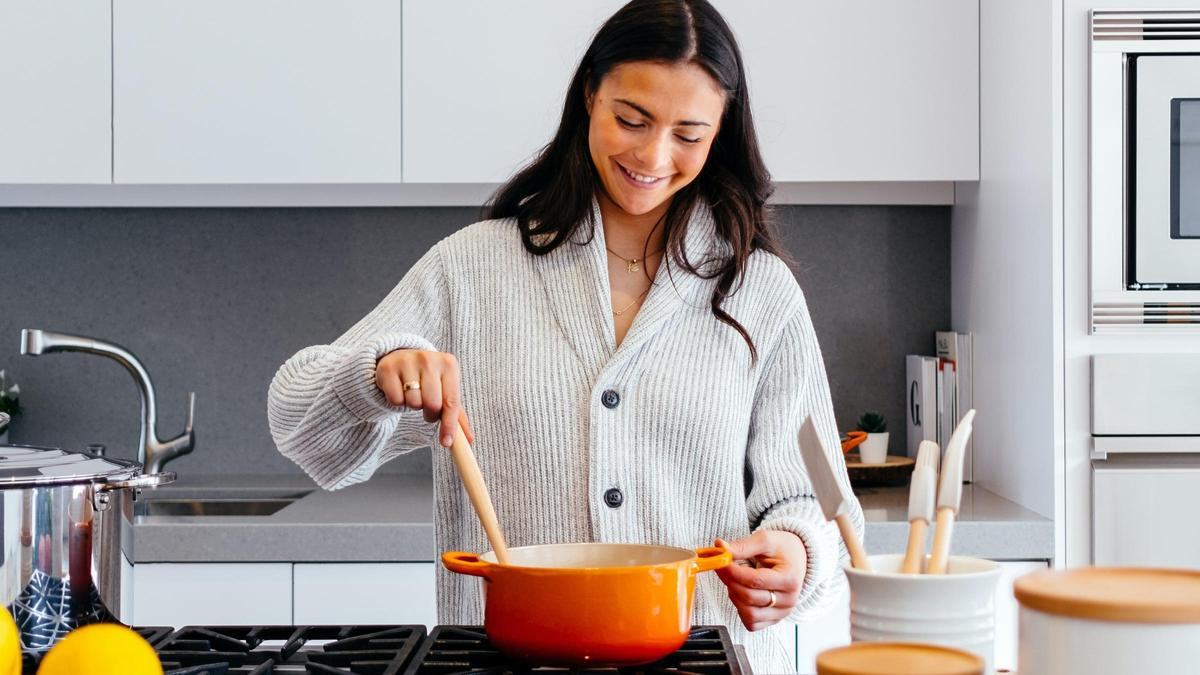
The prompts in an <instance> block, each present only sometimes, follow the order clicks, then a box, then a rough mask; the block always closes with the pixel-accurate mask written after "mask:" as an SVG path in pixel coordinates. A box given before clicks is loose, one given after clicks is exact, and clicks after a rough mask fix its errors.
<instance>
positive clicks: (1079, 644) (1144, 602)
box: [1013, 567, 1200, 675]
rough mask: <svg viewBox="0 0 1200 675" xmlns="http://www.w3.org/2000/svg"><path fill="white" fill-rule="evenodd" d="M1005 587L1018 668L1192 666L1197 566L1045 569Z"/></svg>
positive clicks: (1091, 671)
mask: <svg viewBox="0 0 1200 675" xmlns="http://www.w3.org/2000/svg"><path fill="white" fill-rule="evenodd" d="M1013 593H1014V595H1016V596H1017V601H1018V602H1019V603H1020V605H1021V610H1020V627H1019V634H1018V656H1017V670H1018V672H1020V673H1021V675H1084V674H1086V675H1128V674H1129V673H1145V674H1146V675H1151V674H1154V675H1157V674H1159V673H1163V674H1171V675H1173V674H1175V673H1194V672H1200V570H1172V569H1154V568H1109V567H1084V568H1079V569H1071V570H1045V571H1039V572H1034V573H1032V574H1027V575H1025V576H1023V577H1021V578H1020V579H1017V581H1016V584H1015V586H1014V589H1013Z"/></svg>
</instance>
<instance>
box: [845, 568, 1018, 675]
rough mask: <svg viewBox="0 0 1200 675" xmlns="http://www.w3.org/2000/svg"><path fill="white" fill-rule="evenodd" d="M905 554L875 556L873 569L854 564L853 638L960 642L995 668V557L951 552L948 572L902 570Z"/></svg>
mask: <svg viewBox="0 0 1200 675" xmlns="http://www.w3.org/2000/svg"><path fill="white" fill-rule="evenodd" d="M903 560H904V556H903V555H873V556H870V561H871V569H872V570H873V571H871V572H863V571H861V570H856V569H853V568H850V567H849V566H848V565H847V566H846V567H845V568H844V569H845V570H846V578H847V579H848V580H849V582H850V639H851V640H852V641H854V642H914V643H923V644H934V645H942V646H945V647H955V648H958V649H962V650H965V651H968V652H971V653H973V654H976V655H978V656H979V657H980V658H982V659H983V660H984V663H985V664H986V668H985V670H984V672H985V673H992V672H993V669H994V668H995V666H994V665H993V664H994V653H995V627H996V608H995V592H996V581H997V579H999V578H1000V566H999V565H998V564H996V563H995V562H993V561H991V560H983V559H980V558H967V557H962V556H951V557H950V560H949V573H948V574H938V575H932V574H901V573H900V572H899V570H900V563H901V562H903Z"/></svg>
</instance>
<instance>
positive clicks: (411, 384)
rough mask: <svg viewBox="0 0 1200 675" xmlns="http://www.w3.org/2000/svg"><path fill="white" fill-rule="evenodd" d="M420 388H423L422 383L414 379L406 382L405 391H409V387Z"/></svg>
mask: <svg viewBox="0 0 1200 675" xmlns="http://www.w3.org/2000/svg"><path fill="white" fill-rule="evenodd" d="M420 388H421V383H420V382H419V381H418V380H413V381H411V382H405V383H404V391H408V390H409V389H416V390H420Z"/></svg>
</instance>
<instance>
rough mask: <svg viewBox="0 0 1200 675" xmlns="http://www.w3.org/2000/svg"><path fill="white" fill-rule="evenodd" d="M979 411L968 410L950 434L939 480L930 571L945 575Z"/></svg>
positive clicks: (928, 571) (926, 571) (929, 572)
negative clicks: (965, 463)
mask: <svg viewBox="0 0 1200 675" xmlns="http://www.w3.org/2000/svg"><path fill="white" fill-rule="evenodd" d="M974 420H975V410H974V409H971V410H968V411H967V414H966V415H963V418H962V420H960V421H959V423H958V426H957V427H955V429H954V433H952V434H950V442H948V443H947V444H946V454H945V456H944V457H942V475H941V477H940V480H939V482H938V496H937V522H936V523H935V524H934V529H933V551H932V552H931V553H930V556H929V566H928V567H927V568H926V569H925V573H926V574H945V573H946V562H947V561H948V560H949V558H950V534H951V532H952V531H953V529H954V516H956V515H957V514H958V507H959V504H960V503H961V502H962V474H963V452H964V451H965V450H966V447H967V439H968V438H970V437H971V429H972V426H971V425H972V423H973V421H974Z"/></svg>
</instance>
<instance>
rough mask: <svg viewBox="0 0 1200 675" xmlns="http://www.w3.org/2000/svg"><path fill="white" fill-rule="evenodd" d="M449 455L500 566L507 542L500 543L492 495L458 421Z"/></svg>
mask: <svg viewBox="0 0 1200 675" xmlns="http://www.w3.org/2000/svg"><path fill="white" fill-rule="evenodd" d="M450 456H451V457H453V458H454V466H455V467H456V468H457V469H458V476H459V478H461V479H462V482H463V485H464V486H466V488H467V496H468V497H470V498H471V506H473V507H475V515H477V516H479V522H480V523H482V524H483V531H484V532H486V533H487V538H488V541H489V542H490V543H491V544H492V550H493V551H495V552H496V560H498V561H499V562H500V564H501V565H507V564H508V545H507V544H505V543H504V534H503V533H502V532H501V531H500V521H498V520H497V519H496V509H495V508H493V507H492V497H491V495H489V494H488V489H487V485H486V484H484V482H483V474H482V473H480V472H479V463H478V462H476V461H475V453H474V452H471V445H470V444H469V443H467V435H466V434H464V433H463V430H462V428H461V427H460V426H459V425H458V424H455V425H454V442H453V443H451V444H450Z"/></svg>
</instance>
